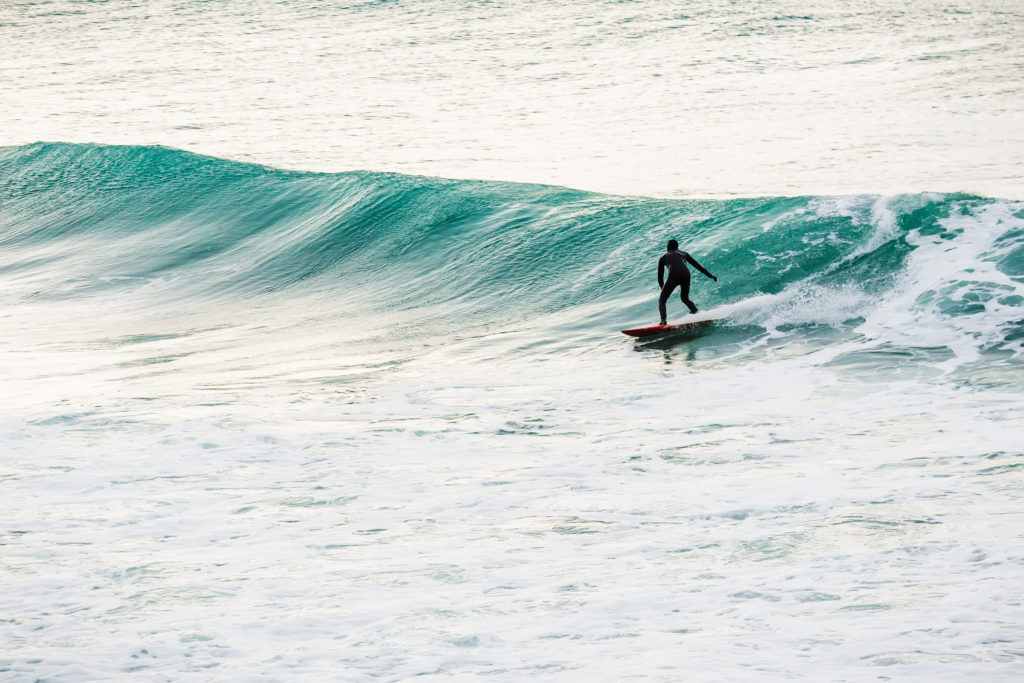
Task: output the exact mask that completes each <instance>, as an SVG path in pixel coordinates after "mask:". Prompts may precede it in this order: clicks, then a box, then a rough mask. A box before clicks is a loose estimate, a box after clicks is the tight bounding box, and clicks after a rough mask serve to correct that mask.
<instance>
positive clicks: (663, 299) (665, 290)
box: [658, 280, 676, 324]
mask: <svg viewBox="0 0 1024 683" xmlns="http://www.w3.org/2000/svg"><path fill="white" fill-rule="evenodd" d="M675 288H676V283H675V282H673V281H672V280H668V281H667V282H666V283H665V286H664V287H662V288H661V296H659V297H658V313H660V314H661V322H662V323H663V324H664V322H665V321H666V320H668V316H666V314H665V313H666V310H665V304H666V303H668V298H669V297H670V296H672V290H673V289H675Z"/></svg>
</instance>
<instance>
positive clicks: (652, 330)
mask: <svg viewBox="0 0 1024 683" xmlns="http://www.w3.org/2000/svg"><path fill="white" fill-rule="evenodd" d="M719 320H721V318H716V319H715V320H695V321H694V322H692V323H681V324H679V325H655V326H654V327H636V328H634V329H632V330H622V334H628V335H629V336H630V337H653V336H655V335H658V334H668V333H670V332H689V331H691V330H699V329H701V328H702V327H709V326H711V325H713V324H715V323H717V322H718V321H719Z"/></svg>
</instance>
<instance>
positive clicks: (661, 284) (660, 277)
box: [658, 256, 665, 287]
mask: <svg viewBox="0 0 1024 683" xmlns="http://www.w3.org/2000/svg"><path fill="white" fill-rule="evenodd" d="M664 271H665V257H664V256H662V257H661V258H660V259H658V286H659V287H664V286H665V276H664Z"/></svg>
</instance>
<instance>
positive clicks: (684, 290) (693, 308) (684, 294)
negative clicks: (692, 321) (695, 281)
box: [679, 277, 697, 314]
mask: <svg viewBox="0 0 1024 683" xmlns="http://www.w3.org/2000/svg"><path fill="white" fill-rule="evenodd" d="M679 298H680V299H682V300H683V303H684V304H686V307H687V308H689V309H690V313H691V314H692V313H696V312H697V305H696V304H695V303H693V302H692V301H690V278H689V277H684V278H683V281H682V282H680V283H679Z"/></svg>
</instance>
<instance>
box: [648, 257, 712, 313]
mask: <svg viewBox="0 0 1024 683" xmlns="http://www.w3.org/2000/svg"><path fill="white" fill-rule="evenodd" d="M687 261H689V262H690V265H692V266H693V267H694V268H696V269H697V270H699V271H700V272H702V273H704V274H705V275H707V276H708V277H709V278H711V279H712V280H714V281H715V282H718V278H717V277H715V276H714V275H712V274H711V273H709V272H708V271H706V270H704V266H702V265H701V264H699V263H697V261H695V260H694V258H693V257H692V256H690V255H689V254H687V253H686V252H685V251H679V242H676V241H675V240H669V241H668V251H666V252H665V254H664V255H663V256H662V257H661V259H660V260H659V261H658V286H659V287H661V296H659V297H658V312H659V313H661V324H662V325H666V324H667V322H666V321H667V319H668V316H667V315H666V312H665V304H666V303H667V302H668V298H669V297H670V296H672V290H674V289H675V288H676V287H678V288H679V298H681V299H682V300H683V303H684V304H686V307H687V308H689V309H690V313H696V312H697V306H696V305H695V304H694V303H693V302H692V301H690V269H689V268H687V267H686V263H687ZM666 268H668V280H666V279H665V278H664V277H663V274H664V271H665V269H666Z"/></svg>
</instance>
